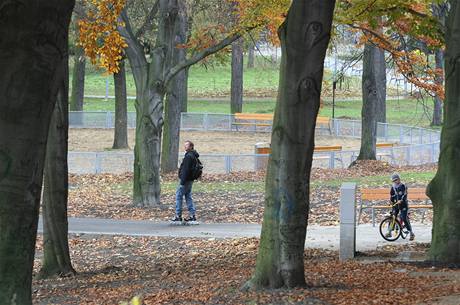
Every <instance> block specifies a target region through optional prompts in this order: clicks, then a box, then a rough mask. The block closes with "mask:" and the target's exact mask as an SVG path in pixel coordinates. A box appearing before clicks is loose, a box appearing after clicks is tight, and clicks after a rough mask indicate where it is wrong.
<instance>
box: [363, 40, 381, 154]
mask: <svg viewBox="0 0 460 305" xmlns="http://www.w3.org/2000/svg"><path fill="white" fill-rule="evenodd" d="M362 92H363V108H362V111H361V118H362V129H361V130H362V135H361V149H360V151H359V156H358V160H375V159H376V143H377V122H378V119H377V116H378V114H379V112H381V111H382V107H381V105H382V104H383V105H384V104H385V98H386V74H385V55H384V51H383V50H381V49H379V48H378V47H377V46H374V45H372V44H369V43H368V44H366V45H365V46H364V56H363V75H362ZM379 105H380V106H379ZM380 119H382V118H380Z"/></svg>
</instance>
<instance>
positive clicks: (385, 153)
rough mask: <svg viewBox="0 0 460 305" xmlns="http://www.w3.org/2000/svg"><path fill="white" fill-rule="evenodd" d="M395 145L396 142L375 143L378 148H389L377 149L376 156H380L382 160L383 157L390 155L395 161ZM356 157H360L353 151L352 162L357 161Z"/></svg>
mask: <svg viewBox="0 0 460 305" xmlns="http://www.w3.org/2000/svg"><path fill="white" fill-rule="evenodd" d="M394 146H395V144H394V143H377V144H375V147H376V148H377V149H378V148H386V149H387V150H383V151H382V150H380V151H377V153H376V157H377V158H379V160H382V157H389V158H390V159H391V160H392V161H394V159H395V156H394V152H393V147H394ZM356 158H358V156H357V155H355V154H354V153H353V155H352V156H351V162H353V161H355V160H356Z"/></svg>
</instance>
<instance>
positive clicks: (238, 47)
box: [230, 38, 244, 113]
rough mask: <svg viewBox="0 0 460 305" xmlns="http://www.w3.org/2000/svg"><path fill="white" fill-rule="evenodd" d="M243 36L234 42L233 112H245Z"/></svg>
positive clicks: (231, 96) (231, 97)
mask: <svg viewBox="0 0 460 305" xmlns="http://www.w3.org/2000/svg"><path fill="white" fill-rule="evenodd" d="M243 42H244V40H243V38H240V39H238V40H236V41H235V42H233V43H232V80H231V88H230V90H231V94H230V111H231V113H237V112H243V68H244V66H243V57H244V54H243Z"/></svg>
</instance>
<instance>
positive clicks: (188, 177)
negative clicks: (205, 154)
mask: <svg viewBox="0 0 460 305" xmlns="http://www.w3.org/2000/svg"><path fill="white" fill-rule="evenodd" d="M199 156H200V155H199V154H198V152H197V151H196V150H191V151H188V152H186V153H185V156H184V159H183V160H182V163H181V164H180V167H179V179H180V184H181V185H184V184H185V183H186V182H187V181H193V176H192V171H193V168H194V167H195V165H196V163H197V158H198V157H199Z"/></svg>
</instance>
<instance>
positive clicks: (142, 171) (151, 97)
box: [127, 0, 178, 207]
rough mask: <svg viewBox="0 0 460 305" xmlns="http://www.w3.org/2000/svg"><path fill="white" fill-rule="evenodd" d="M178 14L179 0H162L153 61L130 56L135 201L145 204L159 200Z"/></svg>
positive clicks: (137, 203) (135, 202) (158, 201)
mask: <svg viewBox="0 0 460 305" xmlns="http://www.w3.org/2000/svg"><path fill="white" fill-rule="evenodd" d="M177 14H178V4H177V1H169V0H160V6H159V20H158V35H157V40H156V45H155V48H154V50H153V56H152V58H153V59H152V62H150V63H148V64H147V63H146V62H145V58H142V59H141V58H140V57H136V58H133V56H131V57H130V62H131V67H132V68H133V74H134V79H135V81H136V89H137V90H136V91H137V100H136V115H137V121H136V142H135V143H136V144H135V147H134V185H133V201H134V204H136V205H139V206H144V207H147V206H154V205H158V204H160V156H161V149H160V148H161V135H162V128H163V123H164V121H163V120H164V119H163V99H164V97H165V95H166V84H165V79H164V77H165V75H164V71H166V70H168V68H170V67H171V66H172V65H173V51H172V50H173V49H174V47H175V45H174V37H175V24H176V17H177ZM127 54H128V56H130V54H131V51H128V50H127ZM141 56H142V57H143V56H144V54H142V55H141ZM131 58H133V61H131ZM136 61H137V62H141V64H142V65H139V64H137V63H136Z"/></svg>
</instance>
